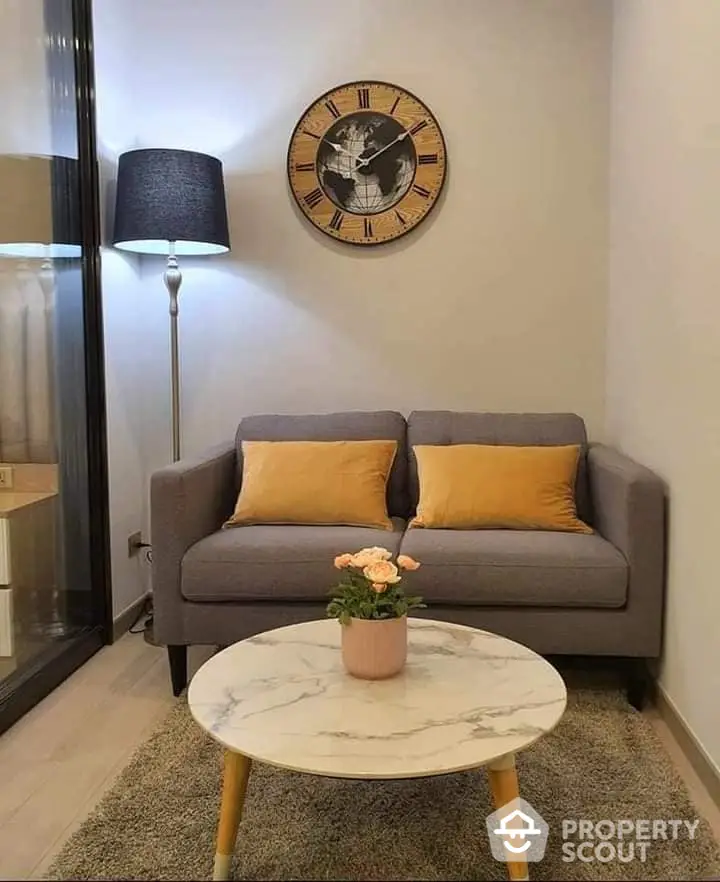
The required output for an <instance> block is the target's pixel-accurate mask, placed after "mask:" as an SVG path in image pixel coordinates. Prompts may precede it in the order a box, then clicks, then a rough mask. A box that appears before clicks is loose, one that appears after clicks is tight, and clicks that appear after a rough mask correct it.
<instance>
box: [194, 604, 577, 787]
mask: <svg viewBox="0 0 720 882" xmlns="http://www.w3.org/2000/svg"><path fill="white" fill-rule="evenodd" d="M340 628H341V626H340V625H339V624H338V622H337V621H335V620H333V619H324V620H321V621H316V622H306V623H304V624H300V625H290V626H288V627H285V628H277V629H275V630H274V631H266V632H264V633H262V634H257V635H256V636H255V637H249V638H248V639H247V640H242V641H240V642H239V643H235V644H234V645H233V646H230V647H228V648H227V649H225V650H223V651H222V652H219V653H218V654H217V655H215V656H213V657H212V658H211V659H210V660H209V661H207V662H206V663H205V664H204V665H203V666H202V667H201V668H200V670H199V671H198V672H197V674H196V675H195V676H194V677H193V680H192V682H191V684H190V689H189V692H188V703H189V705H190V711H191V713H192V715H193V717H194V718H195V720H196V721H197V722H198V723H199V724H200V725H201V726H202V727H203V728H204V729H205V730H207V732H209V734H210V735H211V736H212V737H213V738H215V739H216V740H217V741H219V742H220V743H221V744H222V745H224V746H225V747H226V748H228V749H230V750H233V751H236V752H238V753H242V754H245V755H246V756H248V757H251V758H252V759H255V760H259V761H260V762H265V763H268V764H270V765H273V766H278V767H281V768H285V769H293V770H295V771H300V772H309V773H312V774H316V775H327V776H331V777H339V778H415V777H424V776H429V775H442V774H446V773H448V772H457V771H461V770H463V769H471V768H476V767H478V766H482V765H485V764H486V763H488V762H490V761H492V760H494V759H498V758H499V757H501V756H504V755H505V754H509V753H515V752H516V751H519V750H522V749H523V748H525V747H528V746H529V745H530V744H532V743H533V742H534V741H536V740H537V739H538V738H540V737H542V736H543V735H545V734H546V733H547V732H549V731H550V730H551V729H553V728H554V726H555V725H556V724H557V722H558V721H559V720H560V718H561V717H562V715H563V712H564V710H565V702H566V697H567V695H566V691H565V684H564V683H563V680H562V678H561V677H560V675H559V674H558V672H557V671H556V670H555V669H554V668H553V667H552V665H550V664H549V663H548V662H546V661H545V660H544V659H543V658H541V657H540V656H539V655H537V654H536V653H534V652H532V650H530V649H527V647H525V646H521V645H520V644H519V643H515V642H513V641H512V640H507V639H505V638H504V637H499V636H497V635H496V634H491V633H489V632H487V631H480V630H477V629H476V628H468V627H465V626H464V625H454V624H449V623H447V622H436V621H433V620H432V619H417V618H411V619H409V620H408V660H407V665H406V666H405V668H404V669H403V671H402V672H401V673H400V674H398V675H397V676H396V677H393V678H391V679H388V680H378V681H369V680H358V679H356V678H355V677H352V676H351V675H350V674H348V673H346V671H345V669H344V667H343V664H342V659H341V656H340Z"/></svg>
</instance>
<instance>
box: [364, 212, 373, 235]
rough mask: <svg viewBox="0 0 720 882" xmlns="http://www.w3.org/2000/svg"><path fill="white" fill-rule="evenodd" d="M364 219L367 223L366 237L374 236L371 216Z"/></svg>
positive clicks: (365, 224)
mask: <svg viewBox="0 0 720 882" xmlns="http://www.w3.org/2000/svg"><path fill="white" fill-rule="evenodd" d="M364 221H365V223H364V227H365V237H366V238H369V237H370V236H372V234H373V230H372V221H371V220H370V218H369V217H366V218H365V219H364Z"/></svg>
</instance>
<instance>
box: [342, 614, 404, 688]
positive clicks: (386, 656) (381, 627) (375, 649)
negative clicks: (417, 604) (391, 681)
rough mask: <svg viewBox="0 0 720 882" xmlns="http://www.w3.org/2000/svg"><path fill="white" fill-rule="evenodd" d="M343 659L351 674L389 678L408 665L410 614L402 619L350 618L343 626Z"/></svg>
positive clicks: (382, 678) (364, 678)
mask: <svg viewBox="0 0 720 882" xmlns="http://www.w3.org/2000/svg"><path fill="white" fill-rule="evenodd" d="M340 627H341V629H342V659H343V664H344V665H345V668H346V670H347V672H348V673H349V674H352V675H353V677H359V678H360V679H362V680H385V679H386V678H387V677H394V676H395V674H398V673H399V672H400V671H401V670H402V669H403V667H404V666H405V659H406V658H407V616H402V618H399V619H350V624H348V625H341V626H340Z"/></svg>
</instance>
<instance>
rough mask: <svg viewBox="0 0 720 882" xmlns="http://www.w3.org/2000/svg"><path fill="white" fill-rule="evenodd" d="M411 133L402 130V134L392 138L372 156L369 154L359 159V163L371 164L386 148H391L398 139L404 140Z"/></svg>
mask: <svg viewBox="0 0 720 882" xmlns="http://www.w3.org/2000/svg"><path fill="white" fill-rule="evenodd" d="M409 134H410V132H408V131H404V132H400V134H399V135H398V136H397V138H395V139H394V140H392V141H391V142H390V143H389V144H386V145H385V146H384V147H381V148H380V149H379V150H377V151H376V152H375V153H373V155H372V156H368V157H366V158H365V159H358V165H369V164H370V163H371V162H372V161H373V159H375V157H376V156H380V154H381V153H384V152H385V151H386V150H389V149H390V148H391V147H392V145H393V144H397V142H398V141H402V140H403V139H404V138H407V136H408V135H409Z"/></svg>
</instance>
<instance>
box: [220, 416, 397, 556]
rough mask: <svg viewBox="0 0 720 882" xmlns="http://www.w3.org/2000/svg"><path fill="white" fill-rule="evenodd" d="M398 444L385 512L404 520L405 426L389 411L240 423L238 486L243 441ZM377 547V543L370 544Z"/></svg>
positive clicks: (253, 418) (258, 418)
mask: <svg viewBox="0 0 720 882" xmlns="http://www.w3.org/2000/svg"><path fill="white" fill-rule="evenodd" d="M373 440H385V441H397V445H398V446H397V454H396V456H395V459H394V461H393V465H392V469H391V470H390V478H389V480H388V487H387V504H388V512H389V513H390V516H391V517H399V518H405V517H407V514H408V509H409V504H408V497H407V424H406V422H405V417H404V416H403V415H402V414H401V413H396V412H395V411H391V410H378V411H370V412H363V411H350V412H348V413H323V414H302V415H296V414H289V415H286V414H258V415H256V416H247V417H245V418H244V419H242V420H241V421H240V425H239V426H238V430H237V435H236V446H237V476H236V477H237V486H238V488H239V487H240V481H241V480H242V467H243V457H242V447H241V445H242V442H243V441H373ZM371 544H377V543H371Z"/></svg>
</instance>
